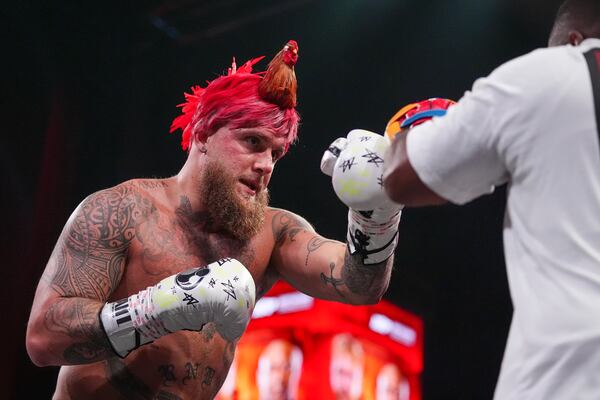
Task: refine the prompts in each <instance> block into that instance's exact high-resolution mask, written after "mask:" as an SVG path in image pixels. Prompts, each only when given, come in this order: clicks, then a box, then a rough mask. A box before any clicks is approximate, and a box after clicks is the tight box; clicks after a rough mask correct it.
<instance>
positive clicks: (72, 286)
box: [27, 184, 142, 366]
mask: <svg viewBox="0 0 600 400" xmlns="http://www.w3.org/2000/svg"><path fill="white" fill-rule="evenodd" d="M140 203H141V201H140V199H139V196H135V195H134V193H133V191H132V190H131V186H128V185H127V184H123V185H120V186H117V187H115V188H112V189H107V190H104V191H101V192H98V193H95V194H93V195H91V196H89V197H88V198H87V199H85V200H84V201H83V202H82V203H81V204H80V205H79V207H78V208H77V209H76V210H75V211H74V212H73V214H72V215H71V217H70V218H69V220H68V221H67V224H66V225H65V228H64V229H63V232H62V233H61V235H60V237H59V239H58V242H57V243H56V246H55V248H54V251H53V252H52V255H51V256H50V259H49V261H48V264H47V266H46V269H45V271H44V274H43V275H42V278H41V279H40V282H39V284H38V288H37V290H36V294H35V298H34V302H33V307H32V310H31V315H30V318H29V323H28V326H27V351H28V353H29V355H30V357H31V359H32V361H33V362H34V363H35V364H37V365H40V366H46V365H69V364H86V363H92V362H96V361H99V360H102V359H106V358H108V357H112V356H114V353H113V351H112V349H111V346H110V343H109V342H108V339H107V337H106V335H105V333H104V331H103V329H102V327H101V325H100V322H99V318H98V313H99V311H100V309H101V307H102V306H103V304H104V302H105V301H106V300H107V298H108V297H109V296H110V294H111V293H112V291H113V290H114V289H115V288H116V286H117V284H118V283H119V281H120V279H121V276H122V274H123V269H124V263H125V258H126V254H127V249H128V246H129V243H130V241H131V239H132V238H133V236H134V229H135V226H134V222H135V219H136V217H137V215H138V214H139V213H141V212H142V211H141V210H142V207H141V204H140Z"/></svg>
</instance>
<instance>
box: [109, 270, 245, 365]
mask: <svg viewBox="0 0 600 400" xmlns="http://www.w3.org/2000/svg"><path fill="white" fill-rule="evenodd" d="M255 297H256V288H255V285H254V279H253V278H252V275H251V274H250V272H249V271H248V270H247V269H246V267H244V265H243V264H242V263H240V262H239V261H237V260H235V259H232V258H223V259H221V260H219V261H216V262H214V263H211V264H209V265H207V266H206V267H197V268H192V269H190V270H187V271H184V272H180V273H179V274H176V275H171V276H169V277H168V278H165V279H163V280H162V281H160V282H159V283H158V284H156V285H154V286H150V287H148V288H147V289H146V290H142V291H141V292H139V293H137V294H134V295H131V296H129V297H128V298H126V299H122V300H119V301H116V302H113V303H106V304H105V305H104V307H103V308H102V310H101V312H100V321H101V323H102V326H103V327H104V330H105V332H106V335H107V336H108V339H109V340H110V342H111V344H112V346H113V348H114V350H115V352H116V353H117V354H118V355H119V356H121V357H125V356H126V355H127V354H129V352H131V351H132V350H134V349H136V348H137V347H139V346H141V345H143V344H146V343H150V342H152V341H154V340H156V339H158V338H160V337H162V336H164V335H167V334H169V333H171V332H175V331H179V330H182V329H187V330H193V331H199V330H201V329H202V327H203V326H204V324H206V323H209V322H214V323H215V325H216V329H217V331H218V332H219V334H221V336H223V338H224V339H226V340H230V341H233V340H237V339H238V338H239V337H240V336H242V334H243V333H244V330H245V329H246V326H247V325H248V322H249V321H250V317H251V315H252V310H253V309H254V303H255Z"/></svg>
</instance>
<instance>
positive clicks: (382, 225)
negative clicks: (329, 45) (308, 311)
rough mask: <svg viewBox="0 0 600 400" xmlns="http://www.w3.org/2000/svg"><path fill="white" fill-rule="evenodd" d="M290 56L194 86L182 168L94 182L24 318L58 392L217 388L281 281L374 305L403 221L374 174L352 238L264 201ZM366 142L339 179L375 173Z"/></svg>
mask: <svg viewBox="0 0 600 400" xmlns="http://www.w3.org/2000/svg"><path fill="white" fill-rule="evenodd" d="M297 55H298V47H297V44H296V43H295V42H294V41H290V42H288V43H287V44H286V46H285V47H284V49H283V50H282V51H281V52H280V53H278V55H277V56H276V57H275V58H274V59H273V61H272V62H271V63H270V64H269V68H268V70H267V72H266V73H265V74H254V73H252V66H253V64H255V63H256V62H257V61H258V60H251V61H250V62H248V63H246V64H244V65H243V66H242V67H240V68H236V67H235V65H234V66H233V67H232V69H231V70H230V71H229V73H228V74H227V75H226V76H223V77H219V78H217V79H215V80H214V81H213V82H211V83H209V84H208V86H207V87H206V88H200V87H194V88H193V93H192V94H187V95H186V98H187V102H186V103H185V104H183V105H182V107H183V115H181V116H180V117H179V118H177V119H176V120H175V121H174V123H173V129H174V130H176V129H177V128H181V129H182V130H183V131H184V133H183V140H182V146H183V148H184V149H185V150H187V151H188V158H187V161H186V162H185V164H184V166H183V167H182V169H181V170H180V171H179V173H178V174H177V175H176V176H174V177H171V178H167V179H134V180H130V181H127V182H123V183H121V184H119V185H117V186H115V187H112V188H109V189H105V190H101V191H99V192H96V193H94V194H92V195H90V196H89V197H87V198H86V199H85V200H84V201H83V202H82V203H81V204H80V205H79V206H78V207H77V209H76V210H75V211H74V212H73V214H72V215H71V217H70V218H69V220H68V221H67V223H66V225H65V228H64V230H63V232H62V234H61V236H60V237H59V239H58V242H57V244H56V247H55V249H54V252H53V253H52V255H51V256H50V259H49V261H48V264H47V266H46V270H45V271H44V274H43V276H42V278H41V280H40V282H39V285H38V289H37V292H36V295H35V299H34V303H33V307H32V311H31V315H30V320H29V324H28V329H27V350H28V352H29V355H30V357H31V359H32V361H33V362H34V363H35V364H36V365H39V366H48V365H60V366H62V367H61V369H60V373H59V376H58V382H57V386H56V392H55V395H54V398H56V399H71V398H73V399H80V398H85V399H110V398H129V399H138V398H139V399H150V398H152V399H154V398H161V399H179V398H186V399H188V398H196V399H210V398H213V397H214V396H215V394H216V393H217V391H218V389H219V388H220V387H221V385H222V383H223V381H224V379H225V377H226V375H227V371H228V369H229V367H230V364H231V361H232V359H233V355H234V352H235V347H236V343H237V341H238V339H239V338H240V336H241V335H242V333H243V332H244V330H245V328H246V325H247V323H248V321H249V318H250V316H251V314H252V310H253V307H254V303H255V301H256V299H257V298H260V297H261V296H262V295H263V294H264V293H265V292H266V291H267V290H268V289H269V288H270V287H271V286H272V285H273V284H274V283H275V282H276V281H277V280H278V279H285V280H287V281H288V282H290V283H291V284H292V285H293V286H295V287H296V288H298V289H299V290H302V291H303V292H305V293H307V294H309V295H312V296H315V297H319V298H322V299H329V300H334V301H340V302H345V303H351V304H369V303H375V302H377V301H379V299H380V298H381V296H382V295H383V293H384V292H385V290H386V288H387V285H388V282H389V277H390V273H391V266H392V258H393V257H392V254H393V251H394V248H395V246H396V242H397V228H398V222H399V219H400V208H399V207H398V206H396V205H391V204H389V203H385V202H381V201H380V200H379V199H380V198H379V197H377V196H380V194H381V193H383V188H382V186H381V184H380V182H381V180H380V179H379V180H378V181H377V180H376V179H374V178H373V179H371V180H370V181H369V182H368V183H369V185H364V184H363V185H362V186H361V187H362V189H361V190H358V191H357V190H353V191H352V195H356V194H362V198H363V200H365V199H367V200H368V198H369V195H367V196H366V197H365V190H370V191H371V192H373V193H375V192H376V193H377V196H373V195H371V196H370V197H371V198H372V200H373V201H371V202H370V203H369V202H368V201H367V202H366V203H365V202H364V201H363V204H367V206H368V207H367V208H370V209H369V210H364V209H363V210H361V213H359V212H358V211H355V210H351V211H350V213H349V224H350V230H349V232H348V238H349V243H348V246H346V245H345V244H344V243H341V242H337V241H334V240H328V239H325V238H323V237H321V236H319V235H318V234H317V233H316V232H315V231H314V229H313V228H312V226H311V225H310V224H308V223H307V222H306V221H305V220H304V219H303V218H301V217H299V216H298V215H296V214H294V213H291V212H289V211H285V210H281V209H276V208H271V207H269V206H268V192H267V186H268V184H269V180H270V178H271V174H272V172H273V168H274V166H275V164H276V163H277V162H278V160H279V159H280V158H281V157H283V155H284V154H285V153H286V152H287V150H288V148H289V146H290V144H291V143H292V142H293V141H294V140H295V138H296V134H297V128H298V121H299V117H298V114H297V113H296V111H295V108H294V107H295V106H296V80H295V74H294V64H295V62H296V59H297ZM365 138H366V137H365ZM360 140H362V139H360ZM368 142H369V138H366V139H365V146H362V147H361V148H362V149H363V150H361V151H365V149H366V150H368V154H369V156H368V157H366V158H362V159H360V160H359V159H358V158H359V157H358V155H357V160H356V162H352V163H347V164H344V165H340V166H339V168H338V169H339V170H340V174H343V175H344V178H347V177H348V176H351V175H352V173H354V171H362V173H361V179H363V180H364V177H365V174H364V172H365V171H367V170H369V169H371V170H373V171H375V170H377V171H379V170H380V169H382V166H381V164H380V163H379V162H376V161H378V158H380V155H379V154H378V153H377V152H376V151H377V149H376V148H372V147H370V144H369V143H368ZM334 150H335V149H334ZM332 154H333V153H332ZM337 154H339V153H337ZM330 158H331V157H330ZM361 166H362V170H361ZM342 170H343V171H342ZM372 176H373V177H375V175H372ZM377 178H381V175H380V174H379V175H377ZM335 179H336V178H335V176H334V180H335ZM342 186H343V187H346V186H347V183H343V182H342ZM365 188H366V189H365ZM365 211H366V212H365Z"/></svg>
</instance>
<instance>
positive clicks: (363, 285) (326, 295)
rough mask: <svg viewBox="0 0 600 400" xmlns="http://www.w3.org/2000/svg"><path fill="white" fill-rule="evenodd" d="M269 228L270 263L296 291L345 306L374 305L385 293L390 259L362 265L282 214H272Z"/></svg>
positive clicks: (304, 224)
mask: <svg viewBox="0 0 600 400" xmlns="http://www.w3.org/2000/svg"><path fill="white" fill-rule="evenodd" d="M271 226H272V230H273V235H274V237H275V249H274V251H273V255H272V259H271V262H272V264H273V265H274V266H275V268H276V269H277V270H278V272H279V274H280V275H281V276H282V278H283V279H285V280H286V281H288V282H289V283H290V284H291V285H293V286H294V287H295V288H297V289H298V290H300V291H302V292H304V293H306V294H308V295H310V296H313V297H317V298H321V299H326V300H335V301H340V302H343V303H349V304H373V303H377V302H378V301H379V300H380V299H381V296H383V294H384V293H385V291H386V289H387V287H388V284H389V280H390V275H391V270H392V263H393V256H392V257H390V258H388V259H387V260H385V261H383V262H381V263H378V264H369V265H365V264H363V262H362V256H361V255H359V254H355V255H351V254H350V253H349V252H348V248H347V246H346V244H344V243H341V242H338V241H335V240H329V239H326V238H324V237H322V236H320V235H319V234H317V233H316V232H315V230H314V229H313V227H312V226H311V225H310V224H309V223H308V222H307V221H306V220H305V219H304V218H302V217H300V216H298V215H296V214H294V213H291V212H289V211H285V210H278V209H273V210H272V219H271Z"/></svg>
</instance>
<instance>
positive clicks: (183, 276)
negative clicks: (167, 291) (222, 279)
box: [175, 267, 210, 290]
mask: <svg viewBox="0 0 600 400" xmlns="http://www.w3.org/2000/svg"><path fill="white" fill-rule="evenodd" d="M209 273H210V268H208V267H204V268H202V267H196V268H192V269H188V270H187V271H183V272H180V273H178V274H177V276H176V277H175V283H176V284H177V286H179V287H180V288H182V289H183V290H192V289H194V288H196V287H197V286H198V285H199V284H200V282H202V279H203V278H204V277H205V276H206V275H208V274H209Z"/></svg>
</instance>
